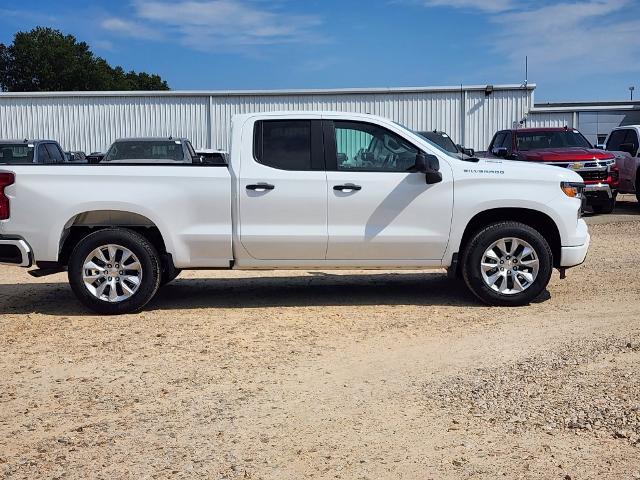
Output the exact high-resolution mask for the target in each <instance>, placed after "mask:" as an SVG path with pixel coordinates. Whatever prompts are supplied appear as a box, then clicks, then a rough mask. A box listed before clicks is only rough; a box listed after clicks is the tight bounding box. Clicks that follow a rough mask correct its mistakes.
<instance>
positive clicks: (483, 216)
mask: <svg viewBox="0 0 640 480" xmlns="http://www.w3.org/2000/svg"><path fill="white" fill-rule="evenodd" d="M505 221H506V222H509V221H511V222H520V223H524V224H525V225H528V226H530V227H531V228H534V229H535V230H537V231H538V232H540V234H541V235H542V236H543V237H544V238H545V240H546V241H547V242H548V243H549V247H551V253H552V254H553V266H554V267H559V266H560V256H561V252H562V243H561V240H560V232H559V231H558V227H557V225H556V223H555V222H554V221H553V219H551V217H549V216H548V215H546V214H544V213H542V212H539V211H537V210H529V209H526V208H496V209H492V210H485V211H484V212H480V213H478V214H477V215H476V216H475V217H473V218H472V219H471V221H470V222H469V223H468V224H467V228H466V229H465V231H464V234H463V235H462V241H461V242H460V252H462V251H464V248H465V246H466V244H467V242H468V241H469V240H470V239H471V236H472V235H473V234H475V233H476V232H478V231H479V230H481V229H482V228H484V227H486V226H487V225H490V224H492V223H497V222H505Z"/></svg>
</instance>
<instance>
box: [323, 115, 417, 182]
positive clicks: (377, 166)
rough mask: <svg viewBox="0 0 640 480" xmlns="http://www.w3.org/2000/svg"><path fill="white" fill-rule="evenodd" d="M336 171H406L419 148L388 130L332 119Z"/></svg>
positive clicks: (366, 124)
mask: <svg viewBox="0 0 640 480" xmlns="http://www.w3.org/2000/svg"><path fill="white" fill-rule="evenodd" d="M334 124H335V132H336V152H337V166H338V170H351V171H353V170H360V171H374V172H406V171H408V170H410V169H411V167H413V166H414V165H415V163H416V155H417V154H418V149H417V148H416V147H414V146H413V145H411V144H410V143H409V142H407V141H406V140H404V139H403V138H401V137H399V136H398V135H396V134H395V133H392V132H390V131H389V130H387V129H385V128H382V127H379V126H377V125H372V124H368V123H360V122H341V121H337V122H334Z"/></svg>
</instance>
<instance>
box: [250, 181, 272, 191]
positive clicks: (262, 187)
mask: <svg viewBox="0 0 640 480" xmlns="http://www.w3.org/2000/svg"><path fill="white" fill-rule="evenodd" d="M246 188H247V190H254V191H259V192H262V191H264V190H273V189H274V188H276V187H275V186H274V185H271V184H270V183H254V184H250V185H247V187H246Z"/></svg>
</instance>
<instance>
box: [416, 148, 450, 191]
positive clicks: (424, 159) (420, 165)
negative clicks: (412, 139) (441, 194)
mask: <svg viewBox="0 0 640 480" xmlns="http://www.w3.org/2000/svg"><path fill="white" fill-rule="evenodd" d="M410 171H412V172H420V173H424V174H425V176H426V180H427V183H428V184H432V183H438V182H441V181H442V173H440V161H439V160H438V157H436V156H435V155H427V154H426V153H422V152H420V153H418V155H416V163H415V165H414V166H413V168H411V170H410Z"/></svg>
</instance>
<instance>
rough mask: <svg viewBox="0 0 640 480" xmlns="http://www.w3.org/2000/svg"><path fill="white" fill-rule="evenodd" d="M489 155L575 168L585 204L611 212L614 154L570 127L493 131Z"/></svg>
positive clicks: (614, 187) (615, 183) (615, 176)
mask: <svg viewBox="0 0 640 480" xmlns="http://www.w3.org/2000/svg"><path fill="white" fill-rule="evenodd" d="M488 154H489V156H492V157H494V158H505V159H510V160H520V161H526V162H536V163H543V164H547V165H554V166H556V167H561V168H568V169H570V170H574V171H575V172H577V173H578V174H579V175H580V176H581V177H582V179H583V181H584V183H585V192H584V193H585V196H586V200H587V204H588V205H589V206H590V207H591V208H592V209H593V211H594V212H595V213H611V212H612V211H613V209H614V207H615V203H616V195H617V193H618V182H619V170H618V167H617V166H616V160H615V156H614V155H612V154H611V153H609V152H605V151H602V150H599V149H595V148H593V146H592V145H591V144H590V143H589V141H588V140H587V139H586V138H585V137H584V136H583V135H582V134H581V133H580V132H579V131H578V130H574V129H570V128H520V129H515V130H501V131H499V132H497V133H496V134H495V135H494V137H493V140H491V143H490V144H489V150H488Z"/></svg>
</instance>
